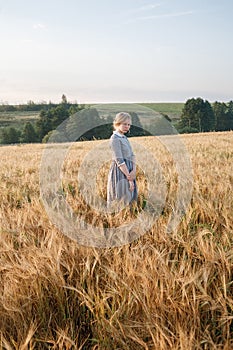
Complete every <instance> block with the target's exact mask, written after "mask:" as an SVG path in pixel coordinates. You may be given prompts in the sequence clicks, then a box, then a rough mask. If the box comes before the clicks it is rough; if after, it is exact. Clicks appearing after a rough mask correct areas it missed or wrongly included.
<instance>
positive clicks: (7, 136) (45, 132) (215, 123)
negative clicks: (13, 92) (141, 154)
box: [1, 95, 233, 144]
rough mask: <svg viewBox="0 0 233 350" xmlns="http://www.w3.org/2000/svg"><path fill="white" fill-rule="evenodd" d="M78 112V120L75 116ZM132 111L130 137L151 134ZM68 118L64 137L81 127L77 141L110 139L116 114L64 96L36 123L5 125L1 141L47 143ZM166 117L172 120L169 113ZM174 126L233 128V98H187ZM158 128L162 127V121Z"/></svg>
mask: <svg viewBox="0 0 233 350" xmlns="http://www.w3.org/2000/svg"><path fill="white" fill-rule="evenodd" d="M77 112H78V122H77V119H75V115H76V113H77ZM130 114H131V116H132V124H133V125H132V127H131V132H130V136H147V135H150V133H149V132H148V131H145V130H143V128H142V125H141V123H140V120H139V117H138V115H137V114H136V113H135V112H130ZM69 117H70V119H69V123H68V124H67V125H66V126H65V128H66V130H63V131H62V132H63V135H60V136H62V140H67V141H68V140H69V136H68V135H72V134H74V133H76V134H77V135H78V133H79V130H78V129H80V130H82V129H83V130H84V129H85V130H87V131H86V132H85V133H84V134H83V135H80V136H79V137H78V138H77V141H81V140H93V139H107V138H109V137H110V136H111V134H112V131H113V129H112V122H113V117H112V116H111V115H109V116H105V117H102V116H100V115H99V113H98V111H97V110H96V109H94V108H89V107H88V106H84V105H79V104H77V103H69V102H68V101H67V98H66V96H65V95H63V96H62V101H61V103H59V104H56V105H54V106H50V107H49V108H47V107H46V108H43V109H42V110H41V111H40V114H39V118H38V120H37V121H36V123H35V124H34V125H33V124H32V123H31V122H27V123H26V124H25V126H24V128H23V130H22V131H21V130H18V129H15V128H13V127H9V128H3V130H2V135H1V139H2V143H3V144H12V143H13V144H14V143H35V142H47V141H48V139H49V137H50V136H51V134H52V133H53V131H54V130H56V128H57V127H58V126H59V125H60V124H61V123H62V122H64V121H65V120H67V119H68V118H69ZM164 117H165V118H166V119H167V120H168V121H170V122H171V120H170V119H169V117H168V116H164ZM93 125H95V127H93ZM175 127H176V129H177V130H178V131H179V132H180V133H194V132H208V131H228V130H233V101H230V102H228V103H224V102H217V101H216V102H214V103H213V104H212V105H211V104H210V103H209V102H208V101H207V100H203V99H202V98H200V97H199V98H191V99H188V100H187V101H186V103H185V104H184V107H183V110H182V114H181V117H180V120H179V122H178V123H177V124H176V125H175ZM156 128H157V126H156ZM152 129H153V125H151V128H148V130H152ZM159 129H160V130H162V124H161V128H159ZM167 130H169V129H167V128H165V133H166V131H167ZM152 131H153V130H152ZM64 133H66V135H65V134H64ZM154 134H155V133H154Z"/></svg>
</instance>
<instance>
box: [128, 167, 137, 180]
mask: <svg viewBox="0 0 233 350" xmlns="http://www.w3.org/2000/svg"><path fill="white" fill-rule="evenodd" d="M135 178H136V173H135V171H133V170H132V171H131V172H130V173H129V175H127V179H128V180H129V181H133V180H134V179H135Z"/></svg>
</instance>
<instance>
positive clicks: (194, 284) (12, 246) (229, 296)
mask: <svg viewBox="0 0 233 350" xmlns="http://www.w3.org/2000/svg"><path fill="white" fill-rule="evenodd" d="M180 138H181V140H182V141H183V142H184V144H185V146H186V148H187V151H188V153H189V155H190V158H191V162H192V171H193V192H192V199H191V201H190V205H189V206H188V208H187V211H186V212H185V213H184V215H183V217H182V219H181V220H180V221H179V223H178V226H177V227H176V229H175V230H174V231H173V232H169V233H168V232H167V230H166V228H167V225H168V222H169V219H170V217H171V215H173V214H174V208H175V206H174V204H175V201H176V196H177V192H178V191H179V190H178V186H180V184H179V182H178V179H177V171H178V170H177V168H176V164H175V161H174V159H173V158H172V156H171V154H169V152H168V151H167V149H166V148H165V147H164V146H163V145H162V143H161V142H160V141H159V140H156V138H154V137H139V138H137V139H135V140H134V139H133V138H132V139H131V140H132V143H133V142H134V141H135V143H137V144H140V145H141V146H142V147H144V149H145V150H147V152H142V153H141V159H140V158H139V154H138V152H137V153H136V156H137V157H138V160H140V161H141V163H139V165H140V164H142V163H143V162H147V163H145V164H148V165H150V163H151V157H148V154H150V153H151V154H153V155H154V157H155V159H156V162H157V164H158V165H159V166H160V168H161V169H160V171H161V176H160V178H158V179H157V180H159V181H160V182H158V186H157V185H156V186H157V187H156V186H154V187H155V190H156V193H159V192H158V191H159V189H160V187H161V184H162V183H164V184H166V193H165V203H164V207H163V208H162V209H163V210H162V211H161V213H160V215H158V217H157V218H156V220H154V222H153V224H152V225H151V226H150V228H147V229H145V230H142V231H141V232H139V233H140V237H139V238H137V239H136V240H132V241H131V243H128V244H125V245H123V246H118V247H108V248H105V249H104V248H98V247H93V246H85V245H80V244H79V243H78V242H77V241H76V240H75V237H76V236H75V235H76V234H77V235H80V236H81V237H85V235H86V237H87V238H89V237H90V236H91V237H92V235H93V232H95V228H99V229H100V236H98V237H97V236H96V237H95V238H96V239H101V238H102V237H103V236H102V235H103V234H105V233H106V231H105V230H106V229H107V228H116V227H120V226H121V225H129V226H128V227H129V228H130V227H131V226H130V225H131V224H133V223H134V220H136V219H137V217H138V215H139V214H140V213H143V211H144V210H145V207H144V209H143V205H142V204H143V203H145V202H146V201H147V203H148V204H150V197H149V194H150V190H151V188H149V191H148V176H147V175H148V174H147V173H146V172H144V170H145V169H141V168H140V166H138V169H137V184H138V190H139V200H138V203H137V206H138V208H136V209H138V212H137V211H135V212H134V213H130V212H129V210H128V209H127V208H126V209H125V210H122V212H120V213H117V214H115V215H114V214H107V213H104V212H101V211H100V212H99V211H97V210H96V209H95V208H94V207H91V206H90V205H89V204H88V202H87V201H86V200H85V196H84V195H83V193H82V189H81V188H80V187H79V182H78V181H79V180H78V174H79V172H81V170H80V169H82V171H84V175H85V174H86V176H85V178H86V180H87V184H88V183H89V182H90V180H91V178H90V175H89V170H90V167H85V166H84V167H83V168H81V167H82V166H83V165H82V164H83V162H84V161H85V160H87V159H88V158H86V156H87V155H88V154H90V153H91V152H93V153H92V154H93V155H94V158H95V159H96V158H97V163H96V164H97V165H98V166H99V168H98V167H97V168H94V170H95V176H94V177H92V178H94V179H95V180H94V181H95V182H96V187H95V194H96V195H98V196H99V198H100V199H101V198H102V199H106V183H107V182H106V181H107V175H108V171H109V165H110V162H111V160H110V159H108V158H107V157H106V159H105V160H104V159H103V163H101V162H100V158H99V149H98V147H99V146H100V145H101V144H102V141H89V142H76V143H75V144H73V145H72V147H71V148H70V149H69V154H68V155H67V157H66V159H65V162H64V164H63V166H62V177H59V178H61V179H62V183H60V182H59V183H60V185H61V188H60V189H59V191H58V192H57V193H55V195H56V198H54V197H53V196H54V194H53V186H51V188H48V191H47V192H46V193H47V195H48V196H51V199H52V200H51V205H50V206H49V208H48V210H50V209H53V210H54V212H55V213H57V214H58V215H59V218H60V220H61V226H60V229H59V228H58V226H56V225H55V224H54V222H53V220H52V219H51V218H49V217H48V214H47V212H46V210H45V207H44V206H43V202H42V199H41V197H40V175H39V172H40V166H41V159H42V154H43V151H44V148H45V145H41V144H35V145H16V146H2V147H0V161H1V166H0V179H1V181H0V192H1V199H0V201H1V203H0V205H1V213H0V218H1V220H0V234H1V241H0V271H1V274H0V288H1V298H0V348H2V349H28V350H33V349H38V350H44V349H66V350H72V349H80V350H81V349H82V350H93V349H96V350H105V349H106V350H107V349H113V350H117V349H121V350H143V349H158V350H168V349H169V350H180V349H185V350H203V349H219V350H220V349H222V350H223V349H225V350H227V349H232V348H233V290H232V266H233V254H232V246H233V216H232V208H233V201H232V185H233V176H232V157H233V132H221V133H220V132H219V133H217V132H215V133H206V134H205V133H202V134H189V135H181V136H180ZM172 140H173V139H171V141H172ZM65 146H66V145H64V144H63V145H58V147H61V149H62V147H65ZM50 147H53V146H52V145H50ZM147 157H148V158H147ZM54 162H55V165H57V164H58V163H57V160H56V159H54ZM48 165H49V166H51V165H52V164H50V163H49V164H48ZM91 167H94V162H92V163H91ZM85 169H86V170H85ZM156 169H158V170H159V167H158V166H157V167H156ZM85 171H86V173H85ZM48 175H49V176H50V175H51V172H49V174H48ZM155 175H156V173H155V172H153V177H152V180H153V179H154V181H155V180H156V176H155ZM59 181H60V180H59ZM48 198H50V197H48ZM61 198H63V199H65V200H66V201H67V203H68V204H69V206H70V208H71V209H72V211H73V213H72V216H71V218H72V219H74V220H75V221H74V222H75V225H74V227H73V230H72V231H71V235H73V236H72V237H73V239H71V238H69V237H67V236H66V235H64V234H63V229H62V228H64V227H65V226H64V223H63V221H62V218H64V215H66V214H67V213H66V212H65V211H63V210H62V207H61V206H62V203H63V202H62V201H61ZM159 199H160V198H158V200H159ZM141 218H142V217H141ZM81 220H82V221H84V223H85V224H86V225H83V227H81V226H80V221H81ZM140 222H141V221H140ZM62 224H63V226H62ZM88 225H89V226H88ZM86 227H87V228H88V229H87V230H86ZM139 229H140V225H139V228H138V230H139ZM129 231H130V229H129ZM131 233H132V234H134V232H131ZM120 238H121V237H119V239H120Z"/></svg>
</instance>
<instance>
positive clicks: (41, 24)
mask: <svg viewBox="0 0 233 350" xmlns="http://www.w3.org/2000/svg"><path fill="white" fill-rule="evenodd" d="M33 29H39V30H45V29H47V27H46V25H45V24H43V23H35V24H34V25H33Z"/></svg>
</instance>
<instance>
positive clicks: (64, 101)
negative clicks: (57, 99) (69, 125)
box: [61, 94, 68, 105]
mask: <svg viewBox="0 0 233 350" xmlns="http://www.w3.org/2000/svg"><path fill="white" fill-rule="evenodd" d="M61 103H62V104H65V105H66V104H67V103H68V101H67V97H66V95H65V94H63V95H62V97H61Z"/></svg>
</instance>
